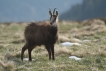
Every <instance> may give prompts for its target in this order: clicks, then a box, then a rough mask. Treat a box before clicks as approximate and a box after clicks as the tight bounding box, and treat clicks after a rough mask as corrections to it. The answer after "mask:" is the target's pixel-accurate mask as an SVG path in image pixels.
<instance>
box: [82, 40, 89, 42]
mask: <svg viewBox="0 0 106 71" xmlns="http://www.w3.org/2000/svg"><path fill="white" fill-rule="evenodd" d="M89 41H90V40H82V42H89Z"/></svg>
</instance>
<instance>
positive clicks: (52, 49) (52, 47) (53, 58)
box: [51, 45, 55, 60]
mask: <svg viewBox="0 0 106 71" xmlns="http://www.w3.org/2000/svg"><path fill="white" fill-rule="evenodd" d="M51 52H52V60H55V57H54V45H52V46H51Z"/></svg>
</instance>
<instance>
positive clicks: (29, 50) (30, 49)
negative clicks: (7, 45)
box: [28, 46, 34, 61]
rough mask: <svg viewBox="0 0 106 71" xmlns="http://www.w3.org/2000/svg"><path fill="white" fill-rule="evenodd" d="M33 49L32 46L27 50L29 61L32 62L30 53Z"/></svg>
mask: <svg viewBox="0 0 106 71" xmlns="http://www.w3.org/2000/svg"><path fill="white" fill-rule="evenodd" d="M33 49H34V46H30V47H29V48H28V55H29V61H32V57H31V52H32V50H33Z"/></svg>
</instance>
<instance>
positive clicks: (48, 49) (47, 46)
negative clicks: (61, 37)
mask: <svg viewBox="0 0 106 71" xmlns="http://www.w3.org/2000/svg"><path fill="white" fill-rule="evenodd" d="M45 47H46V49H47V51H48V54H49V60H51V50H50V46H49V45H46V46H45Z"/></svg>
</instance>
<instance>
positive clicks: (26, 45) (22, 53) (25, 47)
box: [21, 43, 28, 61]
mask: <svg viewBox="0 0 106 71" xmlns="http://www.w3.org/2000/svg"><path fill="white" fill-rule="evenodd" d="M26 49H28V44H27V43H26V44H25V45H24V46H23V48H22V50H21V60H22V61H23V55H24V52H25V50H26Z"/></svg>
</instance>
